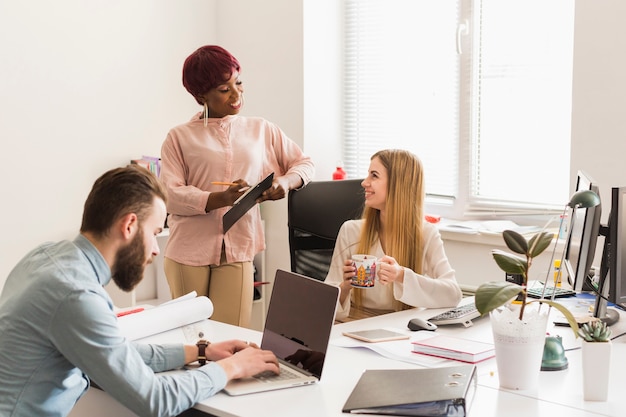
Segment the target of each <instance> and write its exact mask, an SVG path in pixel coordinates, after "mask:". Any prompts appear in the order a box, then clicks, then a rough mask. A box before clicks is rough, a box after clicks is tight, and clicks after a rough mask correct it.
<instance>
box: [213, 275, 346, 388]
mask: <svg viewBox="0 0 626 417" xmlns="http://www.w3.org/2000/svg"><path fill="white" fill-rule="evenodd" d="M338 298H339V288H338V287H335V286H333V285H329V284H326V283H324V282H322V281H318V280H315V279H313V278H308V277H305V276H303V275H300V274H296V273H293V272H287V271H283V270H281V269H278V270H277V271H276V277H275V280H274V288H273V290H272V295H271V297H270V303H269V308H268V311H267V318H266V319H265V328H264V329H263V338H262V340H261V348H262V349H267V350H271V351H272V352H274V354H275V355H276V357H277V358H278V360H279V362H280V368H281V373H280V375H276V374H272V373H269V375H268V376H267V377H265V376H263V375H257V376H255V377H253V378H242V379H237V380H233V381H230V382H229V383H228V384H227V385H226V387H225V388H224V391H225V392H226V393H227V394H229V395H242V394H251V393H255V392H261V391H270V390H276V389H282V388H290V387H296V386H302V385H309V384H313V383H316V382H317V381H319V379H320V378H321V377H322V369H323V367H324V360H325V358H326V351H327V349H328V342H329V340H330V332H331V330H332V327H333V323H334V320H335V309H336V307H337V300H338ZM288 374H295V376H294V377H293V378H289V379H285V377H286V376H287V375H288Z"/></svg>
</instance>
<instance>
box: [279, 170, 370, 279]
mask: <svg viewBox="0 0 626 417" xmlns="http://www.w3.org/2000/svg"><path fill="white" fill-rule="evenodd" d="M361 181H362V180H360V179H350V180H340V181H312V182H310V183H309V184H308V185H307V186H306V187H304V188H302V189H299V190H291V191H289V196H288V198H287V211H288V214H287V220H288V227H289V255H290V258H291V271H292V272H297V273H299V274H302V275H306V276H308V277H311V278H315V279H318V280H321V281H323V280H324V279H326V274H327V273H328V269H329V267H330V261H331V258H332V255H333V249H334V247H335V240H336V239H337V234H338V233H339V228H340V227H341V225H342V224H343V223H344V222H345V221H346V220H351V219H359V218H360V217H361V214H362V212H363V201H364V199H363V188H362V187H361Z"/></svg>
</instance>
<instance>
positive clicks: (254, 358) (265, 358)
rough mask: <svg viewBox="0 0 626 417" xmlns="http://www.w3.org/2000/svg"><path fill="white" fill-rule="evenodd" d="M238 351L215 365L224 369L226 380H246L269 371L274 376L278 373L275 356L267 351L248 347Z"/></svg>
mask: <svg viewBox="0 0 626 417" xmlns="http://www.w3.org/2000/svg"><path fill="white" fill-rule="evenodd" d="M242 343H244V345H245V346H246V348H244V349H241V350H238V351H237V352H236V353H235V354H234V355H232V356H229V357H227V358H224V359H220V360H218V361H217V364H218V365H220V366H221V367H222V368H224V371H225V372H226V376H227V377H228V380H229V381H230V380H231V379H239V378H247V377H251V376H254V375H256V374H260V373H261V372H265V371H270V372H274V373H275V374H278V373H280V370H279V368H278V360H277V359H276V355H274V353H272V352H271V351H269V350H263V349H259V348H257V347H253V346H248V345H247V344H246V343H245V342H242Z"/></svg>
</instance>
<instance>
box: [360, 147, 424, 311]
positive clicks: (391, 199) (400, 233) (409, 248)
mask: <svg viewBox="0 0 626 417" xmlns="http://www.w3.org/2000/svg"><path fill="white" fill-rule="evenodd" d="M374 158H378V159H379V160H380V162H381V164H382V165H383V166H384V167H385V169H387V177H388V179H387V198H386V201H385V217H386V218H385V236H384V238H385V239H384V240H385V254H386V255H389V256H392V257H394V258H395V259H396V261H398V263H399V264H400V265H402V266H404V267H407V268H410V269H412V270H413V271H415V272H417V273H418V274H421V273H422V267H423V266H422V258H423V256H422V254H423V250H424V248H423V239H422V233H423V221H424V220H423V219H424V175H423V168H422V162H421V161H420V160H419V158H418V157H417V156H415V155H413V154H412V153H411V152H408V151H405V150H402V149H385V150H381V151H378V152H376V153H375V154H374V155H372V157H371V158H370V159H371V160H373V159H374ZM380 216H381V212H380V210H376V209H373V208H371V207H365V209H364V210H363V219H365V222H364V225H363V229H362V230H361V239H360V241H359V244H358V249H357V253H369V252H370V250H371V248H372V247H373V246H374V243H375V242H376V240H377V239H378V238H379V233H380V225H381V218H380ZM361 291H362V290H359V289H357V290H356V291H354V293H355V294H354V300H353V301H354V303H355V305H356V306H357V307H359V306H360V305H361V296H362V293H361ZM405 308H409V306H407V305H406V304H404V303H401V302H399V301H397V302H396V303H394V310H396V311H397V310H402V309H405Z"/></svg>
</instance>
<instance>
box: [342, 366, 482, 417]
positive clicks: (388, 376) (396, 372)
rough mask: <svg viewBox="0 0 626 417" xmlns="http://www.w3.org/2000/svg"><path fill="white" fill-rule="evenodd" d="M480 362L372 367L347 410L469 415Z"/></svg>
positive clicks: (414, 414) (346, 405) (363, 376)
mask: <svg viewBox="0 0 626 417" xmlns="http://www.w3.org/2000/svg"><path fill="white" fill-rule="evenodd" d="M476 378H477V377H476V366H475V365H470V364H464V365H456V366H446V367H441V368H423V369H368V370H366V371H365V372H363V374H362V375H361V378H360V379H359V381H358V382H357V384H356V386H355V387H354V389H353V390H352V393H351V394H350V396H349V397H348V400H347V401H346V403H345V405H344V406H343V410H342V411H343V412H344V413H352V414H380V415H394V416H429V417H440V416H441V417H443V416H445V417H465V416H467V414H468V412H469V405H470V404H471V402H472V399H473V396H474V393H475V391H476Z"/></svg>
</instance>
